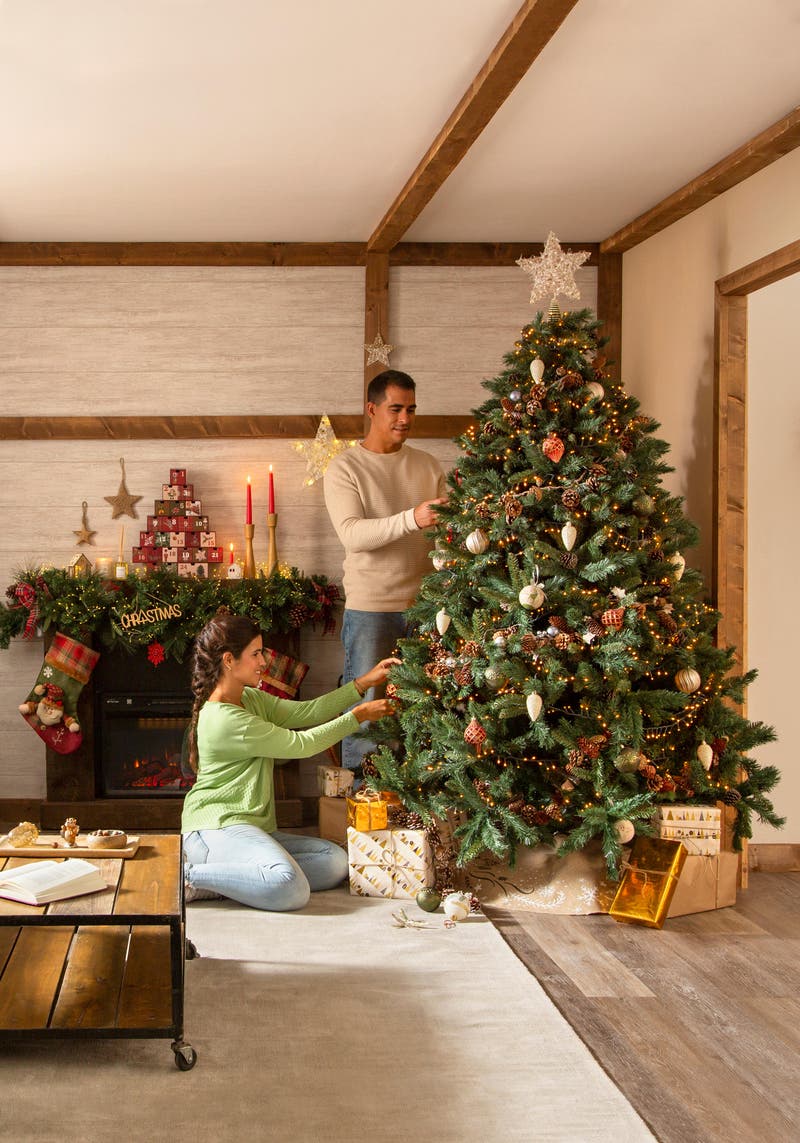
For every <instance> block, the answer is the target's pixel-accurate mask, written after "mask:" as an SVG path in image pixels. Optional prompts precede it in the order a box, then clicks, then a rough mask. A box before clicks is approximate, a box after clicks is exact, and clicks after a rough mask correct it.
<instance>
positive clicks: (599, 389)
mask: <svg viewBox="0 0 800 1143" xmlns="http://www.w3.org/2000/svg"><path fill="white" fill-rule="evenodd" d="M586 391H587V392H588V394H589V400H590V401H600V400H602V398H603V397H605V395H606V391H605V389H604V388H603V386H602V385H601V384H600V382H599V381H590V382H589V384H588V385H587V386H586Z"/></svg>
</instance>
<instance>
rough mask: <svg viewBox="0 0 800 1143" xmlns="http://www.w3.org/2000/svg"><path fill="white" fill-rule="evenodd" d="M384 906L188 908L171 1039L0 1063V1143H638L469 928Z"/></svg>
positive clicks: (63, 1046)
mask: <svg viewBox="0 0 800 1143" xmlns="http://www.w3.org/2000/svg"><path fill="white" fill-rule="evenodd" d="M400 904H403V903H402V902H393V901H387V900H384V899H380V898H359V897H351V896H350V895H349V893H348V892H347V890H346V889H344V888H343V889H340V890H335V891H333V892H329V893H318V894H315V895H314V896H313V898H312V901H311V904H310V905H309V906H308V908H307V909H305V910H303V911H302V912H300V913H291V914H268V913H259V912H256V911H254V910H249V909H242V908H240V907H238V906H235V905H233V904H232V903H229V902H214V901H207V902H202V903H201V902H196V903H193V904H192V905H190V906H189V909H188V920H187V926H188V932H189V935H190V937H191V938H192V940H193V941H194V942H195V944H196V945H197V948H198V951H199V952H200V954H201V957H200V959H198V960H193V961H189V962H188V963H187V965H186V1039H187V1041H189V1042H190V1043H191V1044H192V1045H193V1047H194V1048H195V1050H196V1051H197V1053H198V1062H197V1065H196V1067H195V1068H194V1069H193V1070H192V1071H189V1072H179V1071H178V1070H177V1068H176V1067H175V1066H174V1063H173V1059H172V1052H171V1050H170V1048H169V1041H167V1040H105V1041H82V1042H76V1041H71V1042H66V1041H50V1042H48V1043H43V1042H38V1043H35V1044H14V1045H11V1046H9V1045H5V1046H2V1047H0V1089H2V1099H1V1100H0V1138H2V1139H3V1140H14V1141H26V1143H27V1141H36V1143H73V1141H75V1143H77V1141H78V1140H80V1141H81V1143H84V1141H87V1140H91V1141H97V1143H102V1141H104V1140H108V1141H109V1143H120V1141H121V1143H144V1141H148V1143H152V1141H155V1143H160V1141H162V1140H170V1141H175V1143H182V1141H184V1140H186V1141H189V1140H194V1141H197V1143H240V1141H248V1143H249V1141H251V1140H255V1141H261V1140H269V1141H275V1143H368V1141H369V1143H373V1141H375V1140H387V1139H389V1140H395V1139H397V1140H405V1139H408V1140H416V1141H419V1143H473V1141H474V1143H549V1141H567V1143H593V1141H598V1143H600V1141H602V1143H606V1141H608V1143H612V1141H613V1143H634V1141H636V1143H638V1141H639V1140H649V1139H652V1136H651V1134H650V1132H649V1131H648V1129H647V1128H646V1127H645V1125H644V1123H643V1122H642V1120H641V1119H640V1118H639V1117H638V1115H637V1114H636V1112H635V1111H634V1110H633V1108H632V1107H631V1105H630V1104H629V1103H628V1102H627V1101H626V1099H625V1098H624V1097H623V1095H622V1094H621V1093H620V1091H619V1090H618V1089H617V1088H616V1087H615V1086H614V1084H613V1083H612V1082H611V1080H610V1079H609V1078H608V1077H607V1076H606V1074H605V1072H603V1071H602V1069H601V1068H600V1066H599V1065H598V1064H597V1063H596V1061H595V1060H594V1058H593V1057H592V1056H591V1055H590V1053H589V1051H588V1050H587V1048H586V1047H585V1046H584V1044H583V1043H582V1042H581V1040H580V1039H579V1038H578V1037H577V1036H576V1035H575V1033H574V1032H573V1031H572V1029H571V1028H570V1026H569V1024H567V1022H566V1021H565V1020H564V1019H563V1018H562V1017H561V1016H560V1014H559V1013H558V1011H557V1010H556V1008H555V1007H554V1006H553V1004H552V1003H551V1002H550V1000H549V999H548V998H547V997H546V995H545V994H544V992H543V991H542V989H541V987H540V986H539V984H538V983H537V981H536V980H535V979H534V978H533V977H532V976H531V975H530V974H529V973H528V971H527V970H526V969H525V967H524V966H523V965H522V963H521V962H520V961H519V960H517V958H516V957H515V956H514V954H513V953H512V952H511V951H510V949H509V948H508V946H507V945H506V943H505V942H504V941H503V939H502V937H501V936H500V935H499V934H498V933H497V932H496V931H495V929H494V927H493V926H492V924H491V923H490V922H489V921H488V920H486V919H485V918H484V917H470V918H469V919H468V920H466V921H465V922H463V923H462V924H460V925H458V926H457V927H455V928H453V929H445V928H444V926H443V918H442V916H441V913H438V914H434V915H433V916H432V917H430V916H429V915H427V914H424V913H422V911H421V910H419V909H418V907H417V906H416V904H415V903H414V902H405V903H404V904H405V907H406V909H407V912H408V915H409V916H413V917H415V918H419V919H426V918H427V919H429V920H430V921H431V923H432V924H434V925H435V928H433V929H431V930H425V931H414V930H410V929H399V928H395V927H394V926H393V925H392V923H391V914H392V912H393V911H394V910H396V909H397V907H398V905H400Z"/></svg>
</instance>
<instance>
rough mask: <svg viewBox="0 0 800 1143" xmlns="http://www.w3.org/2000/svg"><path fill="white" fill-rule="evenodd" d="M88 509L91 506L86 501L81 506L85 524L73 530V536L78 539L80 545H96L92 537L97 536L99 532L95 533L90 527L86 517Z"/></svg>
mask: <svg viewBox="0 0 800 1143" xmlns="http://www.w3.org/2000/svg"><path fill="white" fill-rule="evenodd" d="M88 507H89V505H88V504H87V503H86V501H85V500H84V502H83V504H82V505H81V508H82V509H83V523H82V524H81V526H80V528H73V529H72V534H73V535H74V536H77V537H78V544H94V540H93V539H92V536H96V535H97V532H93V531H92V530H91V528H90V527H89V519H88V517H87V515H86V511H87V509H88Z"/></svg>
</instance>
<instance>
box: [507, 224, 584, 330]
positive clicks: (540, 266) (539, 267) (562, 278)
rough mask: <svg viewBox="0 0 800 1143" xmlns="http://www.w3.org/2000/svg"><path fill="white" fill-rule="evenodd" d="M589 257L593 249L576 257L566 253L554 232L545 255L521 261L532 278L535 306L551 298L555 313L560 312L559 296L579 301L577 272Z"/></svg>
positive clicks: (518, 263)
mask: <svg viewBox="0 0 800 1143" xmlns="http://www.w3.org/2000/svg"><path fill="white" fill-rule="evenodd" d="M589 258H591V252H590V251H589V250H578V251H577V252H576V253H574V254H569V253H567V252H566V251H565V250H562V249H561V243H560V242H559V241H558V239H557V238H556V236H555V234H553V231H552V230H551V231H550V233H549V234H548V236H547V241H546V242H545V244H544V251H543V253H541V254H539V255H537V256H536V257H533V258H518V259H517V265H518V266H519V267H520V268H521V269H522V270H524V271H525V273H526V274H530V276H531V287H532V288H531V305H532V306H533V305H536V303H537V302H538V301H541V300H543V299H545V298H549V299H550V310H551V311H553V310H557V309H558V306H557V303H556V299H557V298H558V297H559V295H563V296H564V297H565V298H576V299H577V298H579V297H580V296H581V292H580V290H579V289H578V287H577V286H576V285H575V271H576V270H577V269H578V268H579V267H580V266H582V265H583V264H584V262H586V261H587V259H589Z"/></svg>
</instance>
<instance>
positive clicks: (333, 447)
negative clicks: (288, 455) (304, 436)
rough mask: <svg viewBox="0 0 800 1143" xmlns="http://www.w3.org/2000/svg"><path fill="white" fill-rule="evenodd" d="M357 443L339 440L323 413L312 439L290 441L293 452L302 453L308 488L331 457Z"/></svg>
mask: <svg viewBox="0 0 800 1143" xmlns="http://www.w3.org/2000/svg"><path fill="white" fill-rule="evenodd" d="M357 444H358V441H340V440H339V439H338V437H337V436H336V434H335V433H334V431H333V425H332V424H331V422H330V420H329V419H328V414H327V413H323V414H322V416H321V417H320V422H319V428H318V429H317V435H316V436H315V437H314V439H313V441H292V448H293V449H294V450H295V452H299V453H302V455H303V456H304V457H305V460H306V471H307V472H308V476H307V477H306V479H305V480H304V481H303V484H305V486H306V487H307V488H310V487H311V485H312V484H315V483H316V482H317V481H318V480H321V479H322V477H323V476H324V475H325V469H326V468H327V467H328V465H329V464H330V462H331V461H332V460H333V458H334V457H335V456H337V455H338V454H339V453H340V452H344V451H345V449H348V448H353V446H354V445H357Z"/></svg>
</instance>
